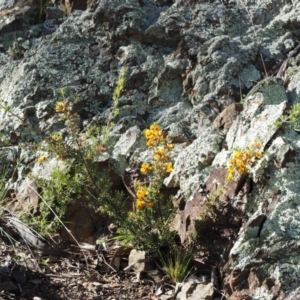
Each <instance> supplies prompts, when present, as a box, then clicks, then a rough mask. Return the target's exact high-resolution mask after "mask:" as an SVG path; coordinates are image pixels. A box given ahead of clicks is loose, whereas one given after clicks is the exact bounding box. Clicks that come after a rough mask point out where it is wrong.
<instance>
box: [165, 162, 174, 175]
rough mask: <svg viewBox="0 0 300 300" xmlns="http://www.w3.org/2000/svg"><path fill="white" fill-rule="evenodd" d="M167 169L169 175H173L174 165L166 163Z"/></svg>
mask: <svg viewBox="0 0 300 300" xmlns="http://www.w3.org/2000/svg"><path fill="white" fill-rule="evenodd" d="M165 168H166V172H167V173H171V172H172V171H173V170H174V168H173V165H172V163H170V162H168V163H165Z"/></svg>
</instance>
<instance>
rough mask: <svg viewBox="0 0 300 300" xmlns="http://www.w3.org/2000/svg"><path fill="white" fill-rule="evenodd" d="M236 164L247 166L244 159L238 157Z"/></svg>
mask: <svg viewBox="0 0 300 300" xmlns="http://www.w3.org/2000/svg"><path fill="white" fill-rule="evenodd" d="M236 166H238V167H245V162H244V161H243V160H242V159H237V160H236Z"/></svg>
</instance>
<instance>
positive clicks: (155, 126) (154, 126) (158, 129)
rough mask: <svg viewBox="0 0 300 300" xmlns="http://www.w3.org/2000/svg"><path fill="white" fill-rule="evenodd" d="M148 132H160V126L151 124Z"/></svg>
mask: <svg viewBox="0 0 300 300" xmlns="http://www.w3.org/2000/svg"><path fill="white" fill-rule="evenodd" d="M150 130H152V131H156V132H160V131H161V128H160V126H159V125H158V124H152V125H151V126H150Z"/></svg>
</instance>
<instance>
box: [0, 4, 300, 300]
mask: <svg viewBox="0 0 300 300" xmlns="http://www.w3.org/2000/svg"><path fill="white" fill-rule="evenodd" d="M29 2H30V1H24V2H23V3H24V5H23V6H21V5H20V7H16V3H15V1H5V2H3V1H2V2H1V1H0V89H1V90H2V92H1V99H3V100H4V102H2V103H3V104H4V105H8V106H10V107H11V112H12V113H13V115H12V114H10V113H5V112H4V109H3V107H2V108H0V120H1V122H0V132H1V134H2V136H1V141H2V142H3V144H5V145H7V141H9V142H10V143H11V146H10V147H7V146H5V147H1V148H0V152H1V153H0V154H1V157H3V159H2V158H1V162H2V161H3V163H4V162H6V161H8V162H9V163H13V162H16V161H18V159H19V158H20V157H22V158H23V157H25V160H24V163H23V165H22V166H20V168H19V172H18V173H17V177H18V178H13V179H11V180H10V183H11V184H12V187H16V188H21V187H22V181H24V177H25V176H26V174H27V173H28V170H32V171H33V173H34V174H37V175H41V176H45V177H47V176H49V174H50V172H51V168H52V167H53V166H55V165H56V163H54V162H53V164H52V161H50V160H49V161H47V162H46V163H45V165H44V166H43V168H42V167H41V166H40V165H38V164H37V163H36V156H37V155H39V153H36V152H33V151H32V150H30V149H27V148H26V147H24V146H23V148H22V149H20V143H23V145H28V143H31V142H40V141H41V137H40V136H37V135H35V134H33V133H32V126H33V127H34V128H35V129H37V130H40V131H42V132H43V134H45V135H47V136H48V135H50V134H51V133H52V132H53V131H60V130H64V128H65V124H64V121H63V120H61V118H59V117H58V116H57V115H55V114H54V107H55V103H56V102H57V101H59V100H61V97H60V95H59V93H58V90H59V89H60V88H62V87H64V88H66V89H67V99H68V101H73V100H74V98H75V97H78V99H79V101H78V102H77V103H75V104H74V109H75V110H76V112H77V113H78V114H79V119H80V124H81V127H82V129H83V130H84V129H86V128H88V127H89V126H90V124H94V125H96V126H99V127H101V126H103V125H105V124H107V118H108V116H109V114H110V108H111V105H112V102H113V101H112V93H113V90H114V87H115V84H116V81H117V79H118V76H119V74H120V72H121V70H122V68H123V67H127V68H128V74H127V77H126V84H125V90H124V92H123V94H122V95H121V97H120V99H119V107H118V108H119V115H118V117H117V118H116V119H115V120H113V121H114V123H115V124H116V125H115V127H114V128H113V130H112V131H111V133H110V136H111V141H113V142H114V143H115V146H114V148H113V149H110V151H107V152H106V153H104V154H103V155H102V156H101V157H99V160H102V161H104V160H105V161H109V164H108V163H107V165H106V167H107V166H108V165H110V166H111V167H112V168H114V169H115V170H114V171H117V172H118V177H119V180H120V176H122V175H123V174H122V172H124V171H125V169H126V164H127V163H128V162H130V164H132V165H136V166H137V165H138V164H139V163H140V162H141V161H143V160H144V159H145V158H147V157H148V156H149V151H147V150H146V147H145V144H144V143H143V142H144V140H143V138H142V134H141V132H142V131H143V130H144V129H145V128H147V127H148V126H149V125H150V124H151V123H153V122H157V123H159V124H160V125H161V126H162V128H163V129H164V132H166V133H169V135H170V137H171V138H172V139H173V143H174V144H175V148H174V151H173V154H172V155H173V156H172V158H173V159H174V161H175V165H174V167H175V169H174V171H173V172H172V174H170V176H169V177H168V178H167V179H166V181H165V184H166V186H167V187H174V186H175V187H178V188H180V191H179V193H178V196H180V195H181V196H182V195H184V198H185V200H189V199H190V200H191V201H189V202H188V203H190V204H187V208H188V206H189V205H192V204H195V205H198V204H199V205H202V206H205V203H204V202H205V201H204V200H203V199H202V198H201V199H202V200H203V201H202V200H201V201H202V202H201V201H200V200H199V199H200V196H199V195H198V196H199V198H197V199H198V200H199V201H198V202H199V203H196V201H194V202H193V199H195V198H193V196H194V195H195V193H196V192H197V191H198V189H199V184H200V182H206V181H207V180H208V179H209V180H210V181H211V182H213V178H211V177H210V176H211V175H212V174H215V173H214V170H219V169H218V168H219V167H221V168H226V166H227V160H228V157H229V156H230V155H231V153H232V152H233V150H234V149H235V148H237V147H240V148H245V147H247V146H249V143H251V142H252V141H255V140H260V141H261V142H262V144H263V147H264V150H268V151H269V154H268V155H267V154H266V155H265V156H264V158H263V159H261V160H260V161H258V162H257V164H256V165H255V167H253V168H252V170H251V172H250V173H251V174H250V175H251V176H252V178H250V179H249V180H248V181H247V182H246V183H245V182H244V181H241V183H240V184H241V185H243V184H245V191H243V193H244V194H242V193H240V194H239V192H237V190H239V191H240V190H243V189H244V187H243V188H242V187H239V188H237V190H235V191H233V192H232V193H229V194H228V195H227V196H228V198H230V199H227V200H226V201H227V202H226V203H227V204H226V205H228V206H230V205H231V208H232V209H238V211H239V213H244V214H245V224H246V225H245V226H244V227H243V230H242V231H241V233H240V236H239V238H238V240H237V242H236V244H235V246H234V248H233V249H232V251H231V262H229V263H228V264H229V265H230V268H229V269H228V270H227V271H226V270H225V268H224V270H223V271H224V272H223V273H224V274H227V273H228V274H227V275H228V276H229V277H228V278H227V279H228V280H227V279H225V280H224V281H225V286H227V287H228V294H233V297H234V296H236V297H240V295H241V294H237V292H238V291H237V290H238V289H239V290H244V294H243V292H242V291H241V293H242V294H243V295H246V294H247V291H248V290H247V288H248V286H249V287H250V289H251V291H249V295H251V296H252V297H253V298H255V297H256V298H259V299H269V298H270V299H271V298H272V297H273V298H274V297H275V298H276V297H277V296H278V295H279V292H278V289H283V290H284V291H288V290H292V289H296V288H297V287H296V283H297V281H298V278H299V271H298V270H299V268H300V267H299V262H298V254H297V249H298V244H297V239H298V235H299V232H298V227H299V224H298V221H297V220H298V219H299V216H298V210H297V207H298V202H297V199H298V198H299V193H300V191H298V188H297V184H296V182H297V180H298V179H299V178H298V177H299V174H298V173H299V172H298V169H297V162H298V154H297V153H298V151H299V147H300V146H299V141H298V140H299V138H298V135H297V133H296V132H294V131H293V130H290V129H287V128H283V129H280V130H278V128H276V127H275V126H273V125H274V122H275V121H277V120H278V119H279V118H280V117H281V116H282V115H283V114H284V113H286V112H287V111H288V108H289V106H290V105H291V104H293V103H296V102H297V101H298V100H299V99H300V98H299V97H300V96H299V91H300V87H299V76H300V75H299V74H300V73H299V71H298V66H299V64H300V56H299V54H298V50H299V48H297V45H298V41H297V38H296V37H297V36H298V35H299V11H300V3H299V1H297V0H291V1H284V0H281V1H278V0H262V1H259V3H258V1H244V0H236V1H235V2H233V1H229V2H230V3H227V4H226V3H225V4H224V3H222V2H224V1H212V2H211V1H192V0H185V1H182V0H176V1H164V0H159V1H152V0H127V1H123V0H116V1H106V0H90V1H86V0H78V1H74V6H73V10H72V13H71V14H70V16H69V17H64V16H63V18H61V17H60V16H61V12H60V11H59V9H56V8H54V9H48V15H47V16H48V17H47V16H46V21H45V22H43V18H42V19H40V20H39V21H37V20H36V19H35V18H36V6H34V5H32V6H30V5H29ZM52 2H55V1H52ZM56 2H57V1H56ZM4 6H5V7H4ZM86 8H88V9H87V10H85V9H86ZM78 9H79V10H78ZM83 10H85V11H83ZM51 11H52V12H53V14H52V15H51V16H50V12H51ZM46 13H47V12H46ZM273 74H279V75H278V76H279V77H282V78H274V77H272V75H273ZM264 77H266V78H265V79H263V78H264ZM262 79H263V80H262ZM258 81H261V82H259V83H257V82H258ZM251 88H253V89H252V90H251V91H250V93H249V94H248V95H247V98H246V100H245V103H244V105H243V111H242V112H241V113H240V114H239V115H238V116H229V117H228V120H227V119H226V120H225V117H226V116H224V114H225V112H227V111H229V108H228V109H227V111H226V110H225V112H224V114H221V115H220V116H219V117H218V115H219V114H220V113H221V112H222V111H224V109H225V108H226V107H227V106H228V105H229V104H231V103H232V106H235V107H240V106H241V104H237V103H236V102H239V101H240V100H242V98H243V94H247V93H248V92H249V90H250V89H251ZM286 89H287V92H286ZM232 106H231V107H232ZM235 113H236V111H235ZM235 113H233V115H235ZM236 115H237V113H236ZM226 118H227V117H226ZM234 118H235V120H233V119H234ZM213 122H215V125H216V126H218V127H219V128H220V129H221V130H224V131H223V133H221V132H220V131H219V129H217V128H215V127H214V126H213V125H212V123H213ZM225 134H226V136H225ZM224 141H225V142H226V143H223V142H224ZM270 145H272V146H271V147H270ZM2 154H3V156H2ZM48 167H49V168H48ZM224 172H225V171H224V170H223V173H224ZM224 174H225V173H224ZM224 174H223V175H224ZM278 190H280V193H278V194H277V193H276V191H278ZM273 193H275V194H273ZM183 202H184V201H183ZM200 202H201V203H200ZM199 211H200V209H199V207H196V209H195V212H199ZM228 211H230V210H228ZM220 216H221V214H220ZM223 217H224V216H223ZM187 218H188V216H185V217H184V218H183V219H180V221H182V220H185V221H184V222H186V220H187ZM194 219H196V215H195V216H194ZM237 219H238V220H240V221H241V218H240V216H239V218H237ZM246 219H248V220H246ZM222 220H223V219H222ZM186 224H188V226H187V227H189V223H188V222H186V223H185V225H186ZM220 224H221V222H220V223H219V225H220ZM226 224H227V223H226ZM230 224H231V223H230ZM233 224H234V226H236V227H235V229H236V230H238V228H239V226H240V225H241V222H238V221H234V223H233ZM220 226H221V225H220ZM90 228H93V226H92V225H91V227H90ZM191 230H192V229H191ZM91 231H92V230H91ZM185 232H186V228H185ZM234 232H236V231H234ZM89 234H90V233H89ZM233 235H234V238H235V234H233ZM226 238H227V241H226V243H227V242H228V237H226ZM226 243H225V244H226ZM225 244H224V245H225ZM226 245H227V246H228V247H229V243H227V244H226ZM212 251H213V250H212ZM256 251H257V252H256ZM253 253H254V254H253ZM219 254H220V253H219V252H218V255H219ZM276 263H277V264H276ZM255 268H257V269H255ZM232 270H233V271H232ZM286 270H288V271H286ZM224 278H225V277H224ZM261 278H262V280H260V279H261ZM247 284H248V286H247ZM239 292H240V291H239Z"/></svg>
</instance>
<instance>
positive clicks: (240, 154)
mask: <svg viewBox="0 0 300 300" xmlns="http://www.w3.org/2000/svg"><path fill="white" fill-rule="evenodd" d="M242 156H243V152H242V151H236V152H235V153H234V155H233V157H234V158H241V157H242Z"/></svg>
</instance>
